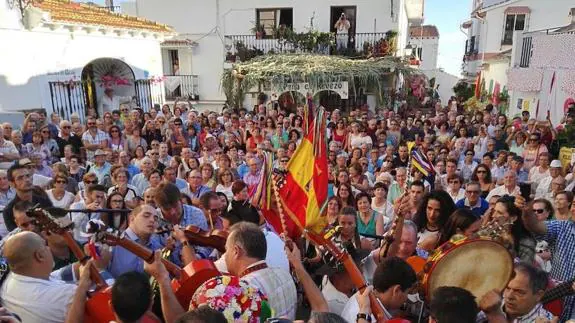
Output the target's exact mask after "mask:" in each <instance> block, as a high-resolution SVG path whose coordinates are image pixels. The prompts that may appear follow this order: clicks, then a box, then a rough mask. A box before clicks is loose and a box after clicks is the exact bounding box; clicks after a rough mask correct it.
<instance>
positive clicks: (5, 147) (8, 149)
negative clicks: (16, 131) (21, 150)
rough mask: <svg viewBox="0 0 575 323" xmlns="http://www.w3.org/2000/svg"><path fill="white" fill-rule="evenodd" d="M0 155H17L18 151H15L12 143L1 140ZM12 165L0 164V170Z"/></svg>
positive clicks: (8, 162)
mask: <svg viewBox="0 0 575 323" xmlns="http://www.w3.org/2000/svg"><path fill="white" fill-rule="evenodd" d="M0 154H18V149H16V146H14V143H13V142H11V141H9V140H2V143H0ZM13 163H14V162H13V161H3V162H0V169H8V168H10V166H12V164H13Z"/></svg>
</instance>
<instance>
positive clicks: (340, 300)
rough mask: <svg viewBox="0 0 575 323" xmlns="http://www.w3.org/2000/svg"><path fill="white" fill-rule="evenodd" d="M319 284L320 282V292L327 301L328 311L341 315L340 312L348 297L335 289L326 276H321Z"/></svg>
mask: <svg viewBox="0 0 575 323" xmlns="http://www.w3.org/2000/svg"><path fill="white" fill-rule="evenodd" d="M321 284H322V288H321V293H322V294H323V297H324V298H325V301H326V302H327V306H328V307H329V311H330V312H332V313H335V314H337V315H341V313H343V309H344V308H345V305H346V304H347V302H348V301H349V297H347V295H345V294H344V293H342V292H340V291H339V290H337V288H335V286H333V284H332V283H331V281H330V280H329V278H328V277H327V276H323V280H322V283H321Z"/></svg>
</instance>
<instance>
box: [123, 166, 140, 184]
mask: <svg viewBox="0 0 575 323" xmlns="http://www.w3.org/2000/svg"><path fill="white" fill-rule="evenodd" d="M124 168H126V170H127V171H128V174H130V178H128V180H129V181H131V180H132V178H133V177H134V176H136V175H137V174H139V173H140V169H139V168H138V167H137V166H136V165H134V164H129V165H128V166H127V167H124Z"/></svg>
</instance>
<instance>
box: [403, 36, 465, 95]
mask: <svg viewBox="0 0 575 323" xmlns="http://www.w3.org/2000/svg"><path fill="white" fill-rule="evenodd" d="M408 46H410V47H411V48H412V56H414V57H415V60H416V63H417V66H418V67H419V69H420V70H421V71H422V72H423V74H425V76H427V78H428V79H430V80H431V79H434V80H435V87H436V89H437V92H438V94H439V98H440V99H441V101H442V102H443V103H444V104H447V101H449V99H450V98H451V96H453V95H454V93H453V87H454V86H455V84H457V82H458V81H459V77H458V76H456V75H451V74H449V73H447V72H445V71H444V70H442V69H439V68H437V57H438V55H439V31H438V30H437V27H435V26H432V25H425V26H413V27H411V28H410V29H409V43H408Z"/></svg>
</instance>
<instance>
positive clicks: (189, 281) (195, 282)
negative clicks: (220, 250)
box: [92, 231, 221, 309]
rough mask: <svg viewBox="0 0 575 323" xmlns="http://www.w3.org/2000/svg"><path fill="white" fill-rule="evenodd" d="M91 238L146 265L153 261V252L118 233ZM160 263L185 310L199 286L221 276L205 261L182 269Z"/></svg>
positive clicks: (212, 265) (163, 261)
mask: <svg viewBox="0 0 575 323" xmlns="http://www.w3.org/2000/svg"><path fill="white" fill-rule="evenodd" d="M92 238H93V239H94V240H95V241H98V242H102V243H105V244H107V245H110V246H120V247H122V248H124V249H126V250H128V251H130V252H131V253H133V254H134V255H136V256H138V257H139V258H141V259H143V260H144V261H145V262H147V263H152V262H153V261H154V252H153V251H152V250H150V249H148V248H146V247H144V246H142V245H140V244H139V243H137V242H135V241H132V240H130V239H127V238H126V237H124V235H123V234H122V233H120V232H115V233H111V232H105V231H99V232H96V234H95V235H94V236H93V237H92ZM162 263H163V264H164V266H166V269H167V270H168V272H169V273H170V274H171V275H172V276H174V277H175V278H174V279H173V280H172V289H173V291H174V294H175V295H176V298H177V299H178V301H179V302H180V304H181V305H182V307H183V308H185V309H187V308H188V307H189V305H190V301H191V299H192V296H194V292H195V291H196V289H198V287H200V285H201V284H203V283H204V282H205V281H207V280H208V279H210V278H213V277H216V276H220V275H221V273H220V272H219V271H218V269H217V268H216V266H215V265H214V263H213V262H211V261H210V260H206V259H202V260H196V261H192V262H191V263H189V264H188V265H187V266H186V267H184V268H183V269H182V268H180V267H178V266H177V265H175V264H174V263H172V262H170V261H169V260H167V259H163V258H162Z"/></svg>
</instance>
